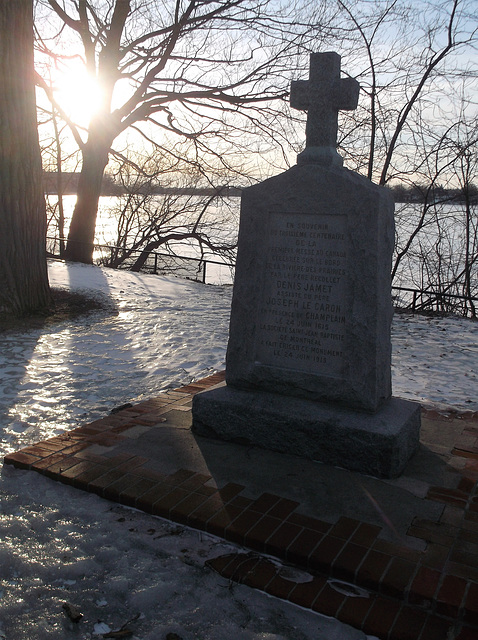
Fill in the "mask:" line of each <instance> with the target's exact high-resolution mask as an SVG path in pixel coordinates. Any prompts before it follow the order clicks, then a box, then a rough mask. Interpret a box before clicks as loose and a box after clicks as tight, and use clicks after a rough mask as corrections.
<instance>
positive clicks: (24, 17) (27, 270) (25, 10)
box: [0, 0, 51, 315]
mask: <svg viewBox="0 0 478 640" xmlns="http://www.w3.org/2000/svg"><path fill="white" fill-rule="evenodd" d="M32 5H33V2H32V0H14V1H12V0H0V87H1V91H0V314H1V315H6V314H13V315H21V314H25V313H29V312H33V311H38V310H41V309H44V308H46V307H48V306H49V304H50V301H51V300H50V289H49V286H48V272H47V263H46V247H45V242H46V240H45V237H46V213H45V198H44V195H43V189H42V166H41V156H40V146H39V143H38V130H37V119H36V103H35V84H34V67H33V6H32Z"/></svg>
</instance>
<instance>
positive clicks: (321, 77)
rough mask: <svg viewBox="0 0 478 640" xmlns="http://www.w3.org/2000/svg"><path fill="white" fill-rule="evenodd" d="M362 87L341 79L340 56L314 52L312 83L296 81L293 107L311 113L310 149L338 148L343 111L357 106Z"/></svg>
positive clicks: (308, 140)
mask: <svg viewBox="0 0 478 640" xmlns="http://www.w3.org/2000/svg"><path fill="white" fill-rule="evenodd" d="M359 90H360V85H359V83H358V82H357V81H356V80H355V79H354V78H340V56H339V54H338V53H335V52H334V51H329V52H327V53H311V55H310V72H309V80H295V81H293V82H292V83H291V87H290V105H291V107H293V108H294V109H299V110H303V111H307V125H306V148H309V147H326V148H328V149H331V150H333V153H334V155H335V153H336V152H335V148H336V147H337V116H338V112H339V110H342V109H345V110H347V111H352V110H353V109H355V108H356V107H357V103H358V95H359Z"/></svg>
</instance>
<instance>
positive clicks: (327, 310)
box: [255, 213, 347, 376]
mask: <svg viewBox="0 0 478 640" xmlns="http://www.w3.org/2000/svg"><path fill="white" fill-rule="evenodd" d="M268 229H269V239H268V246H267V249H266V267H265V273H264V285H263V288H262V293H261V296H260V302H259V309H258V321H257V333H256V357H255V360H256V361H257V362H258V363H260V364H264V365H270V366H279V367H282V368H284V367H286V368H290V369H299V370H305V371H308V372H310V373H315V374H320V375H328V376H331V375H332V376H337V375H340V374H341V371H342V365H343V360H344V350H345V326H346V320H345V284H346V265H347V255H346V251H345V247H346V244H347V243H346V242H345V230H346V216H343V215H320V216H317V215H314V216H312V215H309V214H305V213H297V214H281V213H274V214H272V213H271V214H270V216H269V225H268Z"/></svg>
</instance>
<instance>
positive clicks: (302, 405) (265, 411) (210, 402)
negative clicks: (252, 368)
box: [193, 386, 420, 478]
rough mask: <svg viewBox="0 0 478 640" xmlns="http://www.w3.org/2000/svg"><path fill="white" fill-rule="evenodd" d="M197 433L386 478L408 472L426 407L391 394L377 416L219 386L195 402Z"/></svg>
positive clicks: (197, 397)
mask: <svg viewBox="0 0 478 640" xmlns="http://www.w3.org/2000/svg"><path fill="white" fill-rule="evenodd" d="M193 416H194V422H193V431H194V432H195V433H196V434H198V435H201V436H205V437H209V438H219V439H221V440H227V441H230V442H237V443H239V444H246V445H257V446H259V447H263V448H265V449H272V450H274V451H279V452H281V453H289V454H292V455H297V456H300V457H303V458H309V459H312V460H317V461H319V462H327V463H328V464H332V465H334V466H338V467H344V468H347V469H350V470H352V471H358V472H360V473H365V474H368V475H373V476H376V477H380V478H393V477H396V476H398V475H400V473H401V472H402V471H403V469H404V467H405V465H406V464H407V462H408V460H409V459H410V457H411V456H412V455H413V453H414V452H415V450H416V448H417V447H418V443H419V434H420V406H419V405H418V404H416V403H413V402H408V401H406V400H401V399H399V398H393V397H392V398H390V399H389V400H388V401H387V402H386V403H385V404H384V405H383V407H382V408H381V409H379V410H378V411H377V412H375V413H373V414H369V413H364V412H358V411H354V410H352V409H348V408H340V407H337V405H335V404H334V405H332V404H330V403H326V402H315V401H313V400H306V399H303V398H294V397H291V396H284V395H279V394H276V393H270V392H267V391H256V390H255V391H250V390H244V389H237V388H234V387H230V386H229V387H227V386H224V387H219V388H216V389H212V390H210V391H206V392H203V393H199V394H197V395H196V396H195V397H194V400H193Z"/></svg>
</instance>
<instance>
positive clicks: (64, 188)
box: [43, 171, 478, 204]
mask: <svg viewBox="0 0 478 640" xmlns="http://www.w3.org/2000/svg"><path fill="white" fill-rule="evenodd" d="M79 175H80V174H79V173H75V172H66V171H65V172H63V173H61V174H58V173H56V172H55V171H44V172H43V184H44V190H45V193H46V194H48V195H57V194H58V193H60V192H61V193H63V195H75V194H76V192H77V186H78V177H79ZM387 188H389V189H390V191H391V192H392V193H393V196H394V199H395V202H424V200H425V198H427V199H428V200H429V201H431V200H435V201H440V202H443V201H449V202H463V201H464V200H465V194H464V192H463V190H461V189H446V188H444V187H440V186H434V187H433V188H431V189H430V188H428V187H427V186H425V185H419V186H417V185H411V186H409V185H403V184H398V185H393V186H389V187H387ZM137 191H139V192H140V193H141V192H143V193H147V194H158V195H162V194H167V193H170V194H176V195H199V196H212V195H215V194H217V195H221V196H227V197H239V196H240V195H241V192H242V188H241V187H229V186H223V187H217V188H213V187H163V186H161V185H156V186H153V187H152V186H151V185H145V187H144V189H143V191H141V189H139V190H137ZM125 193H127V189H126V188H125V187H124V186H123V185H120V184H118V183H117V182H115V181H114V179H113V178H112V177H111V176H109V175H108V174H106V175H105V176H104V177H103V185H102V191H101V194H102V195H103V196H121V195H124V194H125ZM468 198H470V200H471V201H472V203H473V204H478V187H477V186H476V185H474V184H472V185H470V186H469V189H468Z"/></svg>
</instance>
